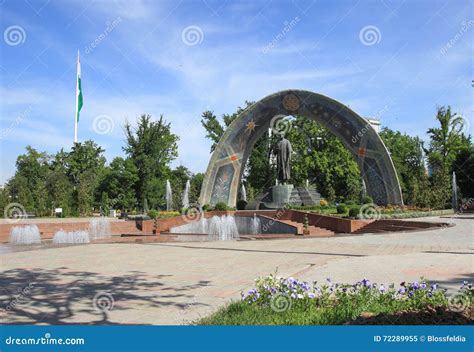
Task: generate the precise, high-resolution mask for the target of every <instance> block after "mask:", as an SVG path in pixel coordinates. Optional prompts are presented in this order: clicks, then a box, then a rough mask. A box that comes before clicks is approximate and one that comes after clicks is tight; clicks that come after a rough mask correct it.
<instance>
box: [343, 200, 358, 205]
mask: <svg viewBox="0 0 474 352" xmlns="http://www.w3.org/2000/svg"><path fill="white" fill-rule="evenodd" d="M344 204H345V205H357V204H356V202H354V201H353V200H348V201H347V202H345V203H344Z"/></svg>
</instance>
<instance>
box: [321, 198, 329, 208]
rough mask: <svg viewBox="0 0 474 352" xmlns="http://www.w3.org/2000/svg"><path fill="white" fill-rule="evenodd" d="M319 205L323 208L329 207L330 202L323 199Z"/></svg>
mask: <svg viewBox="0 0 474 352" xmlns="http://www.w3.org/2000/svg"><path fill="white" fill-rule="evenodd" d="M319 205H320V206H322V207H327V206H328V201H327V200H326V199H321V200H320V201H319Z"/></svg>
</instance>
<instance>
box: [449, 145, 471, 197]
mask: <svg viewBox="0 0 474 352" xmlns="http://www.w3.org/2000/svg"><path fill="white" fill-rule="evenodd" d="M453 168H454V172H455V173H456V179H457V184H458V187H459V189H460V191H461V196H462V197H463V198H474V147H472V146H471V147H469V148H464V149H461V150H460V151H459V153H458V155H457V157H456V159H455V160H454V165H453Z"/></svg>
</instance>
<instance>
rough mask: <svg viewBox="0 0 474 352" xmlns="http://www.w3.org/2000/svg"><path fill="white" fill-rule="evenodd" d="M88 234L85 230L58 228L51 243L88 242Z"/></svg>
mask: <svg viewBox="0 0 474 352" xmlns="http://www.w3.org/2000/svg"><path fill="white" fill-rule="evenodd" d="M89 242H90V240H89V234H88V233H87V231H71V232H66V231H63V230H59V231H58V232H56V233H55V234H54V237H53V243H55V244H60V243H89Z"/></svg>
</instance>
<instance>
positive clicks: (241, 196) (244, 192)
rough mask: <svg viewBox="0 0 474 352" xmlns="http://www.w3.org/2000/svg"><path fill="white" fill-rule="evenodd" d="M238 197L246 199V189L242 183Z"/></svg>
mask: <svg viewBox="0 0 474 352" xmlns="http://www.w3.org/2000/svg"><path fill="white" fill-rule="evenodd" d="M240 199H242V200H245V201H247V191H246V190H245V186H244V184H243V183H242V187H240Z"/></svg>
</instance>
